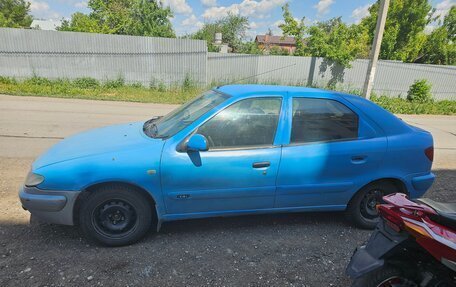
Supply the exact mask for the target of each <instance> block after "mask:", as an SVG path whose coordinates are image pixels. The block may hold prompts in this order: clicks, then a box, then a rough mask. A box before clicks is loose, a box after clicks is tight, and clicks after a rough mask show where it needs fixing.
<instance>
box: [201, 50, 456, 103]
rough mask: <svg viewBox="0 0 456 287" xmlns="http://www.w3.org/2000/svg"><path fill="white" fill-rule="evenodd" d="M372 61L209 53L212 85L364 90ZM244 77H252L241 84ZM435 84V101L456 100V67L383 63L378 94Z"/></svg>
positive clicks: (376, 87)
mask: <svg viewBox="0 0 456 287" xmlns="http://www.w3.org/2000/svg"><path fill="white" fill-rule="evenodd" d="M367 65H368V60H356V61H353V63H351V67H350V68H345V69H344V68H343V67H341V66H339V65H336V64H333V63H331V62H329V61H326V60H325V59H323V58H317V57H289V56H259V55H233V54H219V53H209V55H208V81H209V83H227V82H233V81H240V82H256V83H271V84H285V85H306V86H317V87H327V86H335V87H336V88H338V89H343V90H345V91H361V90H362V88H363V84H364V79H365V75H366V71H367ZM243 78H248V79H246V80H245V81H241V80H242V79H243ZM418 79H426V80H428V81H429V83H431V84H432V90H431V91H432V94H433V96H434V98H435V99H437V100H443V99H452V100H456V67H455V66H437V65H422V64H407V63H401V62H395V61H379V64H378V66H377V73H376V78H375V82H374V92H375V93H377V94H380V95H388V96H401V97H405V96H406V95H407V91H408V89H409V87H410V85H411V84H413V82H414V81H415V80H418Z"/></svg>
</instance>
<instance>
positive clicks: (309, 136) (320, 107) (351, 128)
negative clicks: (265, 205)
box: [276, 97, 387, 210]
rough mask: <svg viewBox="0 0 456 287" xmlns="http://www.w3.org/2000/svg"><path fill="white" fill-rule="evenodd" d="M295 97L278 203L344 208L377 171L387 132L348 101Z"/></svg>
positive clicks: (278, 186)
mask: <svg viewBox="0 0 456 287" xmlns="http://www.w3.org/2000/svg"><path fill="white" fill-rule="evenodd" d="M289 100H290V101H291V103H290V106H291V112H290V113H289V114H290V115H289V117H288V121H289V122H290V123H291V124H289V131H290V133H289V144H287V145H284V146H283V148H282V159H281V165H280V169H279V173H278V178H277V198H276V207H279V208H302V207H306V208H309V207H313V208H314V209H317V210H318V209H320V208H321V209H334V210H340V209H344V208H345V205H346V204H347V202H348V200H349V199H350V198H351V196H352V195H353V193H354V192H356V191H357V190H358V188H359V186H360V185H361V184H363V182H365V181H366V178H369V177H375V173H376V172H377V170H378V168H379V165H380V164H381V161H382V156H383V155H384V154H385V151H386V146H387V144H386V138H385V136H384V135H383V134H381V132H379V131H377V130H376V129H375V128H374V127H373V126H372V124H373V123H370V122H369V121H367V120H366V119H365V118H363V117H362V116H360V115H359V114H357V113H356V112H354V111H353V110H352V109H351V108H349V107H348V106H347V105H349V104H348V103H342V102H340V101H337V100H334V99H331V98H307V97H290V99H289ZM346 104H347V105H346ZM352 108H353V107H352Z"/></svg>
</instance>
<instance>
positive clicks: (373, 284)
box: [351, 265, 418, 287]
mask: <svg viewBox="0 0 456 287" xmlns="http://www.w3.org/2000/svg"><path fill="white" fill-rule="evenodd" d="M351 286H352V287H391V286H395V287H414V286H417V287H418V285H417V284H416V282H415V280H414V279H413V278H407V276H406V275H405V274H404V273H403V272H402V271H401V270H400V269H398V268H395V267H392V266H389V265H386V266H384V267H382V268H380V269H377V270H375V271H372V272H369V273H367V274H366V275H364V276H362V277H360V278H357V279H355V280H354V281H353V282H352V285H351Z"/></svg>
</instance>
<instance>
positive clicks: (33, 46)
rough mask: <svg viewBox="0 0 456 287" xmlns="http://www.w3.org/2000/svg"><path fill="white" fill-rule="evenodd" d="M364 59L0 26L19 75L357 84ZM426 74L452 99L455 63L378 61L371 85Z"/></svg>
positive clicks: (404, 86)
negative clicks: (336, 60)
mask: <svg viewBox="0 0 456 287" xmlns="http://www.w3.org/2000/svg"><path fill="white" fill-rule="evenodd" d="M367 64H368V61H367V60H356V61H354V62H353V63H352V67H351V68H346V69H343V68H342V67H340V66H338V65H335V64H333V63H331V62H329V61H326V60H325V59H323V58H316V57H290V56H259V55H242V54H219V53H207V48H206V43H205V42H204V41H198V40H189V39H166V38H153V37H135V36H119V35H101V34H91V33H72V32H55V31H40V30H21V29H9V28H0V75H2V76H11V77H16V78H27V77H31V76H33V75H37V76H40V77H46V78H54V79H55V78H69V79H74V78H78V77H92V78H95V79H98V80H101V81H104V80H109V79H116V78H119V77H122V78H123V79H124V80H125V81H126V82H129V83H134V82H140V83H142V84H143V85H146V86H147V85H149V84H151V83H163V84H165V85H179V84H181V83H182V82H183V81H184V80H185V79H186V78H190V79H191V80H192V81H193V82H195V83H197V84H199V85H215V84H220V83H230V82H233V81H237V80H242V79H245V80H243V81H241V82H244V83H271V84H287V85H306V86H319V87H327V86H328V85H329V86H335V87H337V88H338V89H343V90H347V91H351V90H361V89H362V86H363V83H364V77H365V74H366V69H367ZM417 79H427V80H428V81H429V82H430V83H431V84H432V93H433V95H434V97H435V99H437V100H441V99H452V100H456V67H454V66H435V65H420V64H405V63H400V62H393V61H380V62H379V65H378V68H377V75H376V79H375V83H374V92H376V93H378V94H386V95H390V96H398V95H400V96H405V95H406V94H407V91H408V89H409V86H410V85H411V84H412V83H413V82H414V81H415V80H417Z"/></svg>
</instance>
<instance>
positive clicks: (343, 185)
mask: <svg viewBox="0 0 456 287" xmlns="http://www.w3.org/2000/svg"><path fill="white" fill-rule="evenodd" d="M432 160H433V139H432V136H431V134H430V133H428V132H426V131H424V130H421V129H419V128H416V127H413V126H410V125H408V124H406V123H405V122H403V121H402V120H400V119H398V118H397V117H395V116H394V115H392V114H391V113H389V112H387V111H385V110H384V109H382V108H380V107H379V106H377V105H375V104H374V103H372V102H370V101H368V100H365V99H363V98H361V97H357V96H351V95H347V94H342V93H336V92H331V91H325V90H319V89H311V88H301V87H285V86H264V85H229V86H222V87H218V88H216V89H214V90H211V91H208V92H206V93H204V94H203V95H201V96H200V97H198V98H196V99H195V100H193V101H191V102H189V103H187V104H185V105H183V106H181V107H180V108H178V109H177V110H175V111H173V112H171V113H170V114H168V115H166V116H164V117H162V118H153V119H151V120H148V121H146V122H137V123H129V124H124V125H116V126H109V127H105V128H100V129H95V130H90V131H87V132H83V133H80V134H77V135H75V136H72V137H69V138H66V139H64V140H63V141H61V142H59V143H58V144H56V145H55V146H53V147H52V148H51V149H50V150H48V151H47V152H46V153H45V154H43V155H42V156H41V157H39V158H38V159H37V160H36V161H35V162H34V163H33V166H32V169H31V171H30V173H29V175H28V177H27V179H26V182H25V185H24V187H23V188H22V190H21V191H20V199H21V202H22V205H23V207H24V208H25V209H27V210H29V211H30V212H31V214H32V215H33V216H34V217H37V218H38V219H40V220H42V221H47V222H50V223H57V224H67V225H79V226H80V227H81V230H82V232H83V233H84V234H85V235H86V236H87V237H89V238H91V239H94V240H95V241H98V242H100V243H102V244H105V245H110V246H119V245H125V244H130V243H132V242H134V241H136V240H138V239H140V238H141V237H143V236H144V235H145V233H146V232H147V231H148V230H149V229H150V228H151V227H153V228H154V229H156V230H159V228H160V225H161V224H162V222H165V221H172V220H180V219H191V218H203V217H213V216H230V215H241V214H254V213H272V212H303V211H346V212H347V214H348V215H349V216H350V218H351V219H352V220H353V221H354V223H356V224H357V225H358V226H360V227H362V228H373V227H374V226H375V224H376V221H377V211H376V208H375V206H376V204H377V202H379V200H380V199H381V197H382V195H384V194H388V193H393V192H403V193H407V194H408V195H409V196H410V197H411V198H416V197H420V196H422V195H423V194H424V193H425V192H426V190H427V189H428V188H429V187H430V186H431V185H432V183H433V181H434V175H433V174H432V173H431V165H432Z"/></svg>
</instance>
